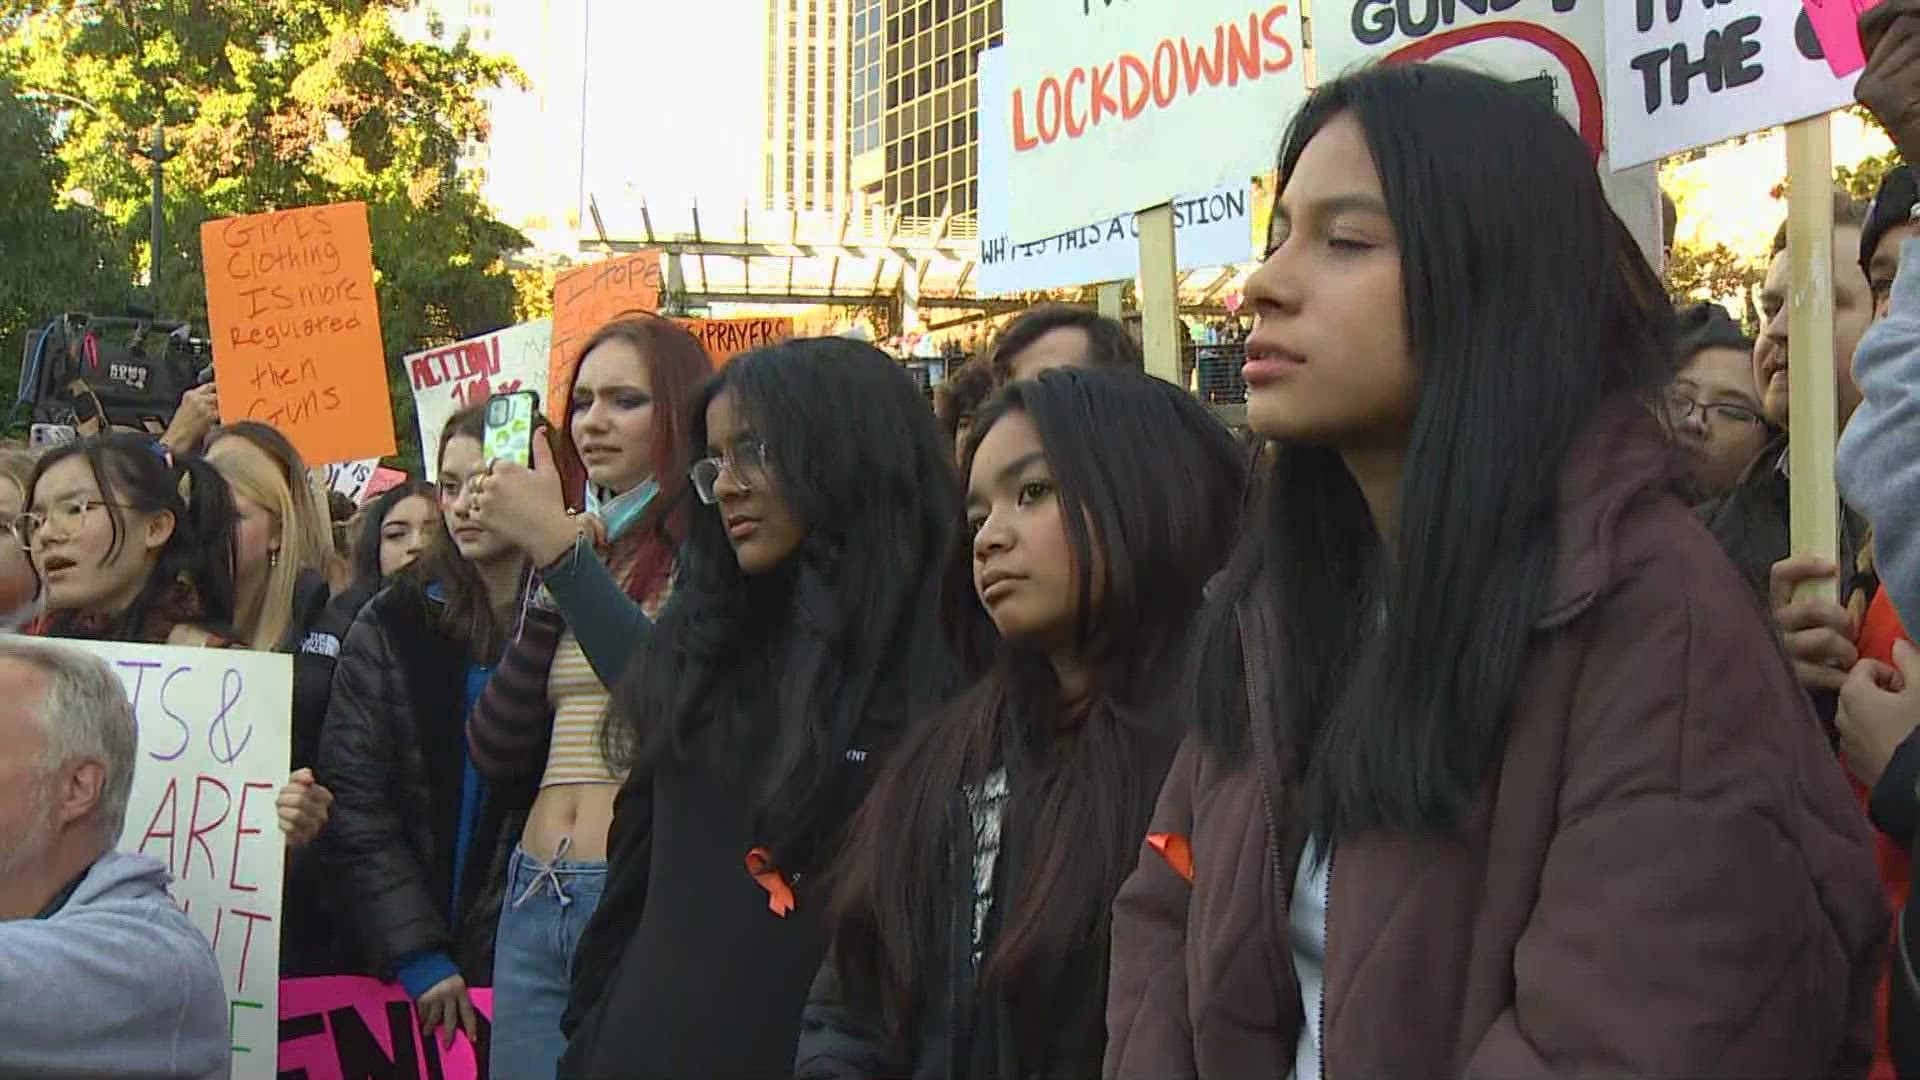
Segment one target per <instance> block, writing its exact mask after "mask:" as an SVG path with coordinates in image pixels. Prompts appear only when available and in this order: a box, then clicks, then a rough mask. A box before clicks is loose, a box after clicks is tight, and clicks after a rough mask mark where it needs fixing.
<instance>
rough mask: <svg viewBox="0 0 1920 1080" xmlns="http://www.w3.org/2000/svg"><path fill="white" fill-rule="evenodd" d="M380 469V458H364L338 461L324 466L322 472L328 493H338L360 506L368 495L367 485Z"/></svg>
mask: <svg viewBox="0 0 1920 1080" xmlns="http://www.w3.org/2000/svg"><path fill="white" fill-rule="evenodd" d="M379 467H380V459H379V458H362V459H360V460H359V461H336V462H334V463H333V464H331V465H325V466H322V467H321V471H324V473H325V475H324V477H323V479H324V480H325V481H326V483H327V490H328V491H337V492H339V493H340V494H342V495H345V496H346V497H347V498H349V499H352V500H353V502H354V505H355V506H358V505H359V504H360V500H361V498H362V496H364V495H365V494H366V491H367V484H368V483H370V482H371V481H372V480H373V471H374V470H375V469H377V468H379Z"/></svg>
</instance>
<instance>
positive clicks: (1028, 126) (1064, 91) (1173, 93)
mask: <svg viewBox="0 0 1920 1080" xmlns="http://www.w3.org/2000/svg"><path fill="white" fill-rule="evenodd" d="M1286 17H1287V5H1286V4H1275V5H1274V6H1273V7H1271V8H1268V9H1267V11H1266V13H1265V14H1262V13H1260V12H1258V11H1255V12H1251V13H1249V14H1248V15H1247V17H1246V21H1245V22H1244V23H1242V22H1241V21H1239V20H1237V19H1236V20H1234V21H1232V22H1226V23H1221V24H1220V25H1219V26H1216V27H1214V28H1213V42H1212V44H1211V47H1209V46H1208V44H1207V43H1205V42H1204V41H1202V42H1201V43H1200V44H1195V43H1194V42H1192V41H1190V40H1188V39H1186V38H1184V37H1183V38H1178V39H1176V38H1163V39H1161V41H1160V42H1159V43H1158V44H1156V45H1155V46H1154V47H1153V49H1152V51H1151V52H1150V53H1149V54H1148V55H1147V56H1146V57H1142V56H1140V55H1138V54H1136V53H1130V52H1129V53H1122V54H1120V55H1119V56H1117V57H1115V58H1113V59H1111V60H1106V61H1104V62H1098V63H1095V64H1092V65H1089V66H1087V67H1076V68H1074V69H1073V70H1072V71H1069V72H1067V74H1066V75H1065V76H1056V75H1049V76H1047V77H1046V78H1044V79H1041V80H1040V85H1039V86H1037V87H1034V88H1033V89H1032V91H1031V94H1030V95H1029V92H1028V89H1027V88H1026V87H1016V88H1014V91H1013V149H1014V151H1015V152H1016V153H1018V152H1023V151H1027V150H1036V149H1038V148H1040V147H1042V146H1046V145H1048V144H1051V143H1053V142H1056V141H1058V140H1059V139H1060V138H1061V137H1062V136H1065V137H1066V138H1068V139H1078V138H1080V137H1081V136H1083V135H1085V134H1086V133H1087V132H1088V131H1091V130H1092V129H1094V128H1096V127H1098V126H1099V125H1100V124H1102V123H1124V122H1126V121H1129V120H1133V119H1136V118H1138V117H1139V116H1140V115H1141V114H1143V113H1145V112H1146V111H1147V109H1148V108H1149V107H1151V108H1154V109H1166V108H1169V107H1171V106H1172V105H1173V103H1174V102H1175V101H1177V100H1179V98H1180V96H1181V95H1182V94H1185V95H1187V96H1188V97H1192V96H1194V95H1197V94H1200V93H1202V92H1204V91H1206V90H1208V89H1211V88H1214V87H1218V86H1220V85H1221V84H1222V83H1225V84H1226V85H1227V86H1238V85H1240V81H1241V80H1242V79H1245V80H1247V81H1248V82H1252V81H1254V80H1257V79H1259V78H1260V77H1261V76H1262V75H1277V74H1280V73H1281V72H1284V71H1286V70H1288V69H1290V68H1292V67H1293V53H1294V49H1293V43H1292V42H1290V41H1288V40H1287V37H1286V34H1285V33H1284V31H1285V29H1286V25H1285V20H1286ZM1029 104H1031V106H1032V107H1031V108H1029V107H1028V106H1029Z"/></svg>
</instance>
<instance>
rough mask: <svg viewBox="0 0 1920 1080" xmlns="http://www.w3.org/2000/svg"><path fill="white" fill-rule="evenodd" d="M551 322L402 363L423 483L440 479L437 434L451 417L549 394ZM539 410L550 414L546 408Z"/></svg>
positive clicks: (459, 344)
mask: <svg viewBox="0 0 1920 1080" xmlns="http://www.w3.org/2000/svg"><path fill="white" fill-rule="evenodd" d="M552 343H553V320H552V319H538V320H535V321H534V322H526V323H520V324H518V325H516V326H509V327H507V328H506V329H504V330H496V331H494V332H493V333H491V334H481V335H480V336H479V337H473V338H468V339H467V340H465V341H456V342H454V343H453V344H452V345H447V346H444V347H442V348H438V349H428V350H426V351H425V352H417V353H411V354H409V355H408V356H406V357H404V358H403V362H404V363H405V364H406V366H407V382H408V383H409V384H410V385H411V386H412V387H413V407H414V411H415V412H416V413H417V414H418V415H419V418H420V457H421V460H422V461H423V462H424V463H425V465H426V469H427V479H429V480H433V479H437V478H438V476H439V473H440V462H439V457H440V455H439V452H438V451H439V449H440V431H441V429H442V428H444V427H446V426H447V420H448V419H449V418H450V417H452V416H453V414H454V413H457V412H459V411H460V410H461V409H464V408H466V407H467V406H469V405H479V404H481V403H482V402H484V401H486V400H487V398H488V397H490V396H492V395H494V394H505V393H510V392H512V391H515V390H538V391H541V392H542V394H543V396H544V392H545V391H546V388H547V367H548V362H549V354H550V352H551V349H552ZM540 407H541V408H542V409H543V410H548V411H549V412H551V406H550V404H549V403H548V402H545V401H542V402H541V403H540Z"/></svg>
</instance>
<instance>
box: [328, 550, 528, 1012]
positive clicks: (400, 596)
mask: <svg viewBox="0 0 1920 1080" xmlns="http://www.w3.org/2000/svg"><path fill="white" fill-rule="evenodd" d="M440 615H441V602H440V601H439V600H436V599H434V598H432V597H431V596H429V595H428V594H427V592H426V591H425V590H424V589H422V588H421V586H419V585H418V584H415V583H413V582H410V581H403V582H402V583H400V584H396V585H394V586H393V587H392V588H390V589H388V590H386V591H385V592H383V593H381V594H380V595H379V596H376V597H375V598H374V599H373V600H372V601H371V602H369V603H368V604H367V606H366V608H365V610H363V611H362V612H361V613H360V616H359V618H358V619H356V620H355V621H354V624H353V628H352V629H351V630H350V631H348V633H347V637H346V640H345V642H344V643H343V644H342V646H341V649H340V658H339V663H338V665H337V666H336V668H335V670H334V680H333V698H332V701H331V702H330V703H329V705H328V708H327V722H326V727H325V730H324V731H323V732H322V734H321V739H320V769H319V779H320V782H321V783H323V784H325V785H327V787H329V788H331V789H332V791H333V795H334V800H335V801H334V806H333V819H332V821H331V822H330V823H329V824H328V826H327V828H326V830H325V831H324V832H322V833H321V840H320V844H321V852H322V859H323V861H324V863H325V866H326V868H327V872H328V874H329V876H330V877H331V879H332V882H333V886H334V888H335V890H336V891H337V894H338V895H339V896H340V897H341V902H340V905H339V906H340V914H341V916H342V919H343V921H344V925H345V929H347V931H348V936H349V937H350V938H351V942H352V945H353V946H354V949H355V953H356V959H357V964H356V966H357V967H358V968H359V969H360V970H363V971H366V972H370V973H372V974H375V975H379V976H381V977H388V978H390V977H392V975H393V972H394V967H395V965H396V964H397V963H398V962H399V961H401V960H402V959H404V958H406V957H409V956H411V955H413V954H416V953H421V952H429V951H438V952H444V953H446V954H447V955H449V956H451V957H452V958H453V960H454V962H455V963H457V964H458V965H459V966H460V971H461V974H462V975H463V976H464V977H465V978H466V980H467V983H468V985H469V986H488V985H491V984H492V971H493V938H494V930H495V928H496V925H497V923H498V921H499V916H500V902H501V893H502V891H503V890H504V888H505V884H506V867H507V860H508V858H509V857H510V855H511V854H512V851H513V844H514V841H515V840H517V839H518V838H519V836H520V831H521V826H522V825H523V824H524V823H525V820H526V812H527V809H528V808H529V807H530V806H531V805H532V801H533V795H534V791H533V788H532V785H531V784H527V785H523V786H520V787H508V786H504V785H501V786H495V787H493V788H491V789H490V790H489V793H488V796H487V801H486V806H485V808H484V810H483V812H482V815H481V819H480V825H479V828H478V829H477V831H476V832H475V834H474V836H473V838H472V841H471V844H470V846H469V848H468V851H467V861H466V866H465V868H464V870H463V872H462V876H461V895H460V896H459V898H458V901H457V903H454V904H450V903H449V898H450V897H452V892H453V885H452V870H453V867H452V862H453V858H452V852H453V848H454V843H455V832H456V828H457V821H458V817H459V806H460V797H461V784H462V779H463V773H464V763H465V743H466V711H467V703H466V693H467V673H468V670H469V668H470V666H471V661H470V659H469V656H468V653H467V649H466V646H465V645H464V644H463V643H462V642H460V641H458V640H457V639H455V638H454V637H452V636H451V635H449V634H448V633H447V631H446V630H445V628H444V627H443V625H442V621H441V618H440ZM450 907H451V908H452V910H454V911H456V912H457V918H455V919H454V920H453V924H452V925H449V920H448V914H449V909H450Z"/></svg>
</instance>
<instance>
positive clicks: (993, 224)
mask: <svg viewBox="0 0 1920 1080" xmlns="http://www.w3.org/2000/svg"><path fill="white" fill-rule="evenodd" d="M979 79H980V82H979V86H980V195H979V208H980V273H979V286H980V292H981V294H982V295H986V296H992V295H996V294H1000V293H1010V292H1025V291H1028V290H1032V289H1056V288H1062V287H1065V286H1070V285H1086V284H1089V283H1092V282H1096V281H1120V280H1123V279H1129V278H1133V277H1136V276H1138V275H1139V273H1140V243H1139V228H1138V226H1137V225H1136V224H1135V222H1134V215H1133V214H1132V213H1126V214H1116V215H1114V216H1112V217H1110V218H1107V219H1105V220H1103V221H1095V222H1091V223H1086V224H1083V225H1081V226H1080V227H1078V228H1074V229H1070V230H1067V231H1066V232H1063V233H1060V234H1058V235H1056V236H1051V237H1048V238H1046V239H1044V240H1036V241H1033V242H1030V243H1024V244H1021V243H1015V242H1014V241H1013V238H1012V236H1011V235H1010V233H1009V231H1008V228H1007V213H1008V206H1009V204H1010V203H1011V202H1012V201H1013V200H1012V191H1011V189H1010V188H1009V187H1008V186H1007V159H1008V158H1009V157H1011V156H1012V154H1013V133H1012V131H1011V129H1010V128H1009V127H1008V125H1007V119H1008V113H1007V111H1006V110H1007V108H1008V105H1009V101H1010V99H1011V87H1009V86H1008V84H1007V68H1006V50H1005V49H1004V48H998V49H988V50H986V51H984V52H982V53H981V54H980V67H979ZM1252 202H1253V200H1252V198H1251V195H1250V192H1249V191H1248V185H1247V184H1246V183H1245V182H1242V183H1239V184H1227V185H1224V186H1222V187H1218V188H1215V189H1213V190H1212V191H1208V192H1203V193H1201V194H1199V195H1194V196H1191V197H1186V196H1183V197H1181V198H1178V199H1176V200H1174V204H1173V214H1174V234H1175V236H1176V237H1178V239H1177V241H1176V242H1175V244H1174V252H1175V254H1176V255H1177V256H1178V259H1179V266H1180V269H1182V270H1191V269H1194V268H1196V267H1202V266H1225V265H1228V264H1230V263H1240V262H1246V261H1247V260H1249V259H1251V258H1252V257H1253V218H1252V216H1251V210H1250V208H1251V206H1252Z"/></svg>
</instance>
